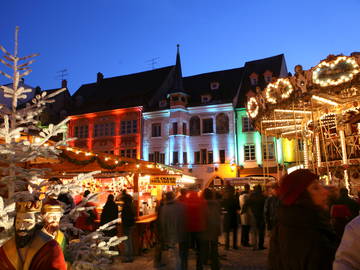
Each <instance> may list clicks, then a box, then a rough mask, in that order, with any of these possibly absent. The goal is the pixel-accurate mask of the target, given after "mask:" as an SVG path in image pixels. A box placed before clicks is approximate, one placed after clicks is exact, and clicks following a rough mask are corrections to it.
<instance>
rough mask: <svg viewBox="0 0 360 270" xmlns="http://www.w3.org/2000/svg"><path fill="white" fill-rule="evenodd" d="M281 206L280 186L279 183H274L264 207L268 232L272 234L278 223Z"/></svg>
mask: <svg viewBox="0 0 360 270" xmlns="http://www.w3.org/2000/svg"><path fill="white" fill-rule="evenodd" d="M279 206H280V199H279V185H278V183H273V184H272V185H271V186H270V196H269V197H267V198H266V201H265V206H264V217H265V224H266V228H267V230H268V231H270V232H271V230H272V228H273V227H274V226H275V224H276V223H277V211H278V208H279Z"/></svg>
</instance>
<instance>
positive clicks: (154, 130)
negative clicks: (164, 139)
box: [151, 124, 161, 137]
mask: <svg viewBox="0 0 360 270" xmlns="http://www.w3.org/2000/svg"><path fill="white" fill-rule="evenodd" d="M151 136H152V137H161V124H152V126H151Z"/></svg>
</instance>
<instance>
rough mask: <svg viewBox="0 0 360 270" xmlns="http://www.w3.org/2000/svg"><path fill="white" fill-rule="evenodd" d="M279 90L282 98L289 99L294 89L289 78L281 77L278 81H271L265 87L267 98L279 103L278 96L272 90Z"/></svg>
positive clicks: (273, 102) (271, 101)
mask: <svg viewBox="0 0 360 270" xmlns="http://www.w3.org/2000/svg"><path fill="white" fill-rule="evenodd" d="M274 91H275V92H278V93H279V94H280V97H281V99H287V98H289V97H290V95H291V93H292V92H293V91H294V88H293V87H292V85H291V83H290V81H289V79H287V78H281V79H278V80H277V81H276V82H273V83H269V84H268V86H267V87H266V88H265V96H266V100H267V101H268V102H270V103H271V104H276V103H277V98H276V97H274V95H273V94H272V92H274Z"/></svg>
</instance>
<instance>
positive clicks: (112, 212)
mask: <svg viewBox="0 0 360 270" xmlns="http://www.w3.org/2000/svg"><path fill="white" fill-rule="evenodd" d="M118 217H119V210H118V206H117V204H116V203H115V202H114V201H107V202H106V203H105V205H104V207H103V210H102V212H101V216H100V225H104V224H106V223H108V222H111V221H113V220H114V219H117V218H118ZM104 234H105V235H106V236H115V235H117V228H116V227H115V228H113V229H111V230H106V231H104Z"/></svg>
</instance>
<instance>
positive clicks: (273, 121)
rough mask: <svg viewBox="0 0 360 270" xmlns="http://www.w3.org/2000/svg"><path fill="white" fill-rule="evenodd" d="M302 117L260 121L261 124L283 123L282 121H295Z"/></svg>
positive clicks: (300, 119)
mask: <svg viewBox="0 0 360 270" xmlns="http://www.w3.org/2000/svg"><path fill="white" fill-rule="evenodd" d="M302 120H303V119H302V118H295V119H277V120H275V119H274V120H262V121H261V122H262V123H263V124H266V123H283V122H296V121H302Z"/></svg>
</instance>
